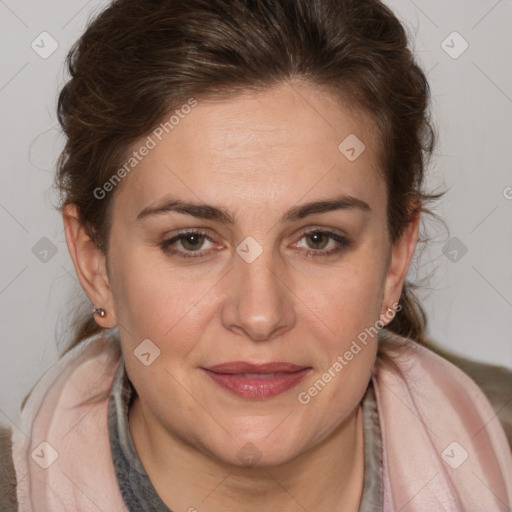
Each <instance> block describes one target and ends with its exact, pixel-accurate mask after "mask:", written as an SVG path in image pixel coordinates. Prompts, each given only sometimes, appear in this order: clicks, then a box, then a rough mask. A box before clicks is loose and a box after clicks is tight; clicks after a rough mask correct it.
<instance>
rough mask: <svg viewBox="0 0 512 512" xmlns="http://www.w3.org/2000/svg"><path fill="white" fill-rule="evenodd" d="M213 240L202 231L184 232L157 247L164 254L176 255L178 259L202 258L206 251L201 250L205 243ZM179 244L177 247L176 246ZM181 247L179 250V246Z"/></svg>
mask: <svg viewBox="0 0 512 512" xmlns="http://www.w3.org/2000/svg"><path fill="white" fill-rule="evenodd" d="M206 241H208V242H210V243H212V242H213V240H212V239H211V238H210V237H209V236H208V235H207V234H206V233H203V232H202V231H184V232H182V233H178V234H177V235H176V236H173V237H172V238H169V239H167V240H163V241H162V242H160V243H159V244H158V245H159V246H160V248H161V249H162V251H164V253H166V254H171V255H176V256H177V257H178V258H183V259H185V258H203V257H206V256H207V255H208V254H207V253H208V251H206V250H202V249H205V248H204V244H205V242H206ZM178 243H179V245H178ZM180 245H181V249H180V248H179V246H180Z"/></svg>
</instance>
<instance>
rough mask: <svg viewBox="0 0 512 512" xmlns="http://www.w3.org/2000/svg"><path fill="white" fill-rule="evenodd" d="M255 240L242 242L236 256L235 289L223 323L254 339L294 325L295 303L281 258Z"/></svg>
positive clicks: (260, 338) (233, 273)
mask: <svg viewBox="0 0 512 512" xmlns="http://www.w3.org/2000/svg"><path fill="white" fill-rule="evenodd" d="M254 242H255V241H254V240H249V241H244V242H242V243H241V244H240V245H239V246H238V248H237V254H236V255H234V263H233V264H234V269H233V272H232V273H231V283H230V287H231V290H232V292H231V293H230V294H229V295H228V297H229V298H228V299H227V303H226V304H224V308H223V322H224V324H225V327H226V328H228V329H231V330H237V331H243V333H244V334H245V335H246V336H247V337H250V338H251V339H254V340H266V339H269V338H272V337H274V336H275V335H276V334H278V333H282V332H283V330H286V329H287V328H289V327H290V326H291V325H292V323H293V304H292V303H291V302H290V294H289V292H288V290H287V287H286V286H285V284H284V283H283V281H285V279H284V277H285V276H281V275H280V273H282V272H283V270H282V268H283V267H282V266H281V265H279V261H278V260H279V258H276V257H275V255H274V253H273V251H272V250H271V249H265V250H263V248H262V247H261V246H259V244H258V245H256V244H255V243H254ZM258 246H259V248H258ZM258 253H259V254H258ZM255 254H258V255H257V256H256V257H254V256H255Z"/></svg>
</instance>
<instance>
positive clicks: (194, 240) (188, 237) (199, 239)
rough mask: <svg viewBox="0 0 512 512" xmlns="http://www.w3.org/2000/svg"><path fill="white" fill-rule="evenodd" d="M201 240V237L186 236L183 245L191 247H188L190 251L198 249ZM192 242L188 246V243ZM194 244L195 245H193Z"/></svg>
mask: <svg viewBox="0 0 512 512" xmlns="http://www.w3.org/2000/svg"><path fill="white" fill-rule="evenodd" d="M201 238H202V235H187V236H186V237H185V238H184V242H185V244H184V245H189V246H191V247H189V248H190V249H198V248H199V247H201V243H199V247H198V242H200V241H201ZM190 240H192V243H191V244H189V241H190ZM194 242H195V243H194Z"/></svg>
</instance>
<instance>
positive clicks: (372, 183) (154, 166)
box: [116, 83, 384, 209]
mask: <svg viewBox="0 0 512 512" xmlns="http://www.w3.org/2000/svg"><path fill="white" fill-rule="evenodd" d="M184 104H185V103H184ZM189 104H190V102H189ZM176 110H178V112H176ZM171 116H173V117H172V119H171ZM378 144H379V139H378V133H377V130H376V125H375V122H374V120H373V119H372V117H371V116H370V115H368V114H367V113H365V112H362V111H360V110H357V109H354V108H352V107H351V105H350V104H347V103H346V102H342V101H341V100H339V99H338V98H336V97H335V96H334V95H333V94H330V93H329V92H327V91H326V90H324V89H320V88H318V87H315V86H310V85H305V84H301V83H295V84H291V83H285V84H282V85H280V86H276V87H274V88H270V89H265V90H262V91H257V92H253V91H250V92H249V91H247V92H245V93H243V94H240V95H237V96H234V97H230V98H224V99H204V100H201V99H200V98H198V99H197V103H196V105H195V106H194V107H192V108H183V109H180V107H179V106H178V107H177V109H175V110H174V111H173V112H171V113H170V114H169V115H167V116H166V117H165V118H164V119H163V120H162V124H161V125H160V126H159V127H156V128H155V130H153V132H152V133H150V134H149V136H148V137H144V138H141V139H140V140H139V141H137V143H136V144H134V145H133V147H132V150H135V151H137V150H138V149H140V148H141V147H143V146H147V147H150V146H151V149H149V150H148V151H145V152H144V153H145V156H143V157H141V158H140V156H139V158H140V160H138V161H137V165H136V166H135V167H134V169H133V170H132V171H131V172H130V173H129V175H128V176H127V177H126V178H124V180H123V182H122V183H121V186H120V187H118V190H117V191H116V196H119V197H118V198H117V197H116V203H118V204H119V207H123V208H124V207H131V208H134V207H136V208H139V207H140V208H143V207H144V206H147V205H148V204H149V203H151V202H152V201H154V200H156V199H157V198H158V197H161V196H162V195H163V194H164V193H166V192H167V193H173V194H174V195H177V194H179V195H181V196H183V197H184V198H187V199H190V200H197V199H201V200H204V201H205V202H209V203H212V202H213V203H215V202H217V203H219V202H222V203H223V204H229V203H230V202H235V200H236V201H237V203H238V204H237V207H239V206H240V204H242V205H243V204H245V205H246V206H247V207H249V206H250V205H251V204H252V202H256V203H257V202H258V201H264V200H266V201H268V200H269V199H272V200H273V201H274V202H276V203H277V204H281V203H282V202H283V201H284V202H286V198H288V201H287V202H296V201H298V200H299V199H300V197H302V196H304V195H305V194H306V193H310V194H315V193H316V195H332V193H333V192H332V189H333V188H336V189H339V190H340V191H342V192H344V193H348V194H352V195H355V196H365V197H366V198H367V199H368V198H370V197H371V196H372V195H373V196H375V194H376V193H377V192H378V191H379V190H380V189H382V187H383V186H384V182H383V178H382V176H381V170H380V166H379V158H378ZM354 157H356V158H354ZM240 201H242V203H240ZM140 208H139V209H140Z"/></svg>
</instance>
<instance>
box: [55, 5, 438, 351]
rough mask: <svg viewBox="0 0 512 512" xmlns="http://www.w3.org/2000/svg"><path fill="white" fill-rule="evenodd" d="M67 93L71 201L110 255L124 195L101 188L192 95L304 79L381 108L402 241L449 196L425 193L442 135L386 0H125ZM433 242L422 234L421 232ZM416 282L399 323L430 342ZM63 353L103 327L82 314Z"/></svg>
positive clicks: (77, 61) (64, 176) (392, 203)
mask: <svg viewBox="0 0 512 512" xmlns="http://www.w3.org/2000/svg"><path fill="white" fill-rule="evenodd" d="M66 64H67V69H68V71H69V74H70V78H69V80H68V81H67V83H65V85H64V87H63V88H62V90H61V91H60V94H59V97H58V105H57V112H58V119H59V123H60V125H61V127H62V130H63V132H64V134H65V136H66V144H65V147H64V149H63V151H62V153H61V154H60V156H59V159H58V162H57V172H56V176H55V186H56V188H57V190H58V192H59V200H60V202H59V205H58V208H59V209H60V210H61V211H62V210H63V208H64V207H65V206H66V205H68V204H75V205H76V206H77V208H78V213H79V219H80V222H81V223H82V225H83V226H84V227H85V229H86V230H87V233H88V235H89V236H90V237H91V239H93V240H94V241H95V243H96V244H97V246H98V248H99V249H100V250H101V251H102V253H103V254H105V255H106V256H107V261H108V241H109V233H110V226H111V215H112V211H111V210H112V197H113V195H114V194H115V193H116V192H115V190H114V191H113V192H111V193H109V194H106V195H105V197H104V198H101V199H99V198H97V197H96V194H95V193H94V191H95V190H97V189H98V188H101V187H102V186H103V185H104V184H105V183H106V182H108V181H109V180H111V179H112V176H114V174H115V173H116V171H118V170H119V169H120V168H121V166H122V165H123V163H125V162H126V158H127V156H128V155H129V154H130V151H133V146H134V144H135V142H136V141H137V140H140V139H141V137H144V136H146V135H147V134H149V133H151V132H152V130H154V129H155V127H156V126H158V125H159V124H160V123H161V122H162V120H163V119H165V118H166V117H167V116H169V114H170V113H171V112H172V111H173V110H174V109H176V108H178V107H180V105H184V104H185V103H186V102H187V100H188V99H190V98H197V99H199V100H201V99H205V98H217V97H218V98H226V97H230V96H233V95H236V94H237V93H242V92H244V91H248V90H255V91H258V90H265V89H266V88H269V87H272V86H275V85H278V84H281V83H283V82H284V81H296V80H299V81H302V82H304V83H306V84H310V85H312V86H317V87H319V88H323V89H326V90H329V91H330V92H332V93H333V94H334V95H337V97H338V98H340V99H341V100H342V101H345V102H347V101H348V102H350V103H349V104H350V105H351V106H354V107H355V108H359V109H361V110H362V111H364V112H368V113H369V114H371V116H372V119H374V120H375V122H376V126H377V128H378V133H379V140H380V144H381V146H380V148H379V150H380V163H381V168H382V171H383V175H384V179H385V180H386V188H387V194H388V212H387V225H388V230H389V237H390V240H391V241H392V242H394V241H396V240H398V239H399V238H400V237H401V235H402V234H403V232H404V230H405V228H406V227H407V225H408V223H409V222H411V220H412V217H413V215H414V214H419V213H429V214H433V213H432V212H431V211H430V210H429V209H428V208H427V207H426V205H427V203H428V202H429V201H431V200H433V199H437V198H439V197H440V196H441V195H442V194H437V195H433V194H430V195H429V194H427V193H425V191H424V190H423V187H424V175H425V169H426V166H427V164H428V162H429V159H430V158H431V156H432V153H433V148H434V146H435V139H436V132H435V130H434V129H433V125H432V122H431V120H430V112H429V110H430V109H429V107H430V89H429V85H428V82H427V80H426V77H425V75H424V73H423V72H422V70H421V68H420V67H419V66H418V64H417V63H416V61H415V58H414V56H413V53H412V51H411V50H410V49H409V48H408V38H407V35H406V31H405V29H404V27H403V26H402V24H401V23H400V22H399V20H398V19H397V18H396V17H395V15H394V14H393V13H392V11H391V10H390V9H389V8H388V7H386V6H385V5H384V4H382V3H381V2H380V1H378V0H167V1H163V0H158V1H156V0H114V1H113V2H111V3H110V4H109V5H108V6H107V8H106V9H104V10H103V11H102V12H101V13H99V14H98V15H97V16H96V17H95V18H94V19H92V20H91V21H90V22H89V23H88V26H87V28H86V30H85V32H84V33H83V35H82V36H81V37H80V38H79V39H78V41H77V42H76V43H75V44H74V45H73V47H72V48H71V50H70V52H69V54H68V56H67V59H66ZM420 241H423V240H422V239H421V235H420ZM413 288H414V285H413V284H411V283H410V282H408V281H406V282H405V283H404V287H403V291H402V295H401V298H400V305H401V309H400V310H399V311H398V312H397V313H396V315H395V316H394V318H393V320H392V321H391V323H390V324H388V325H387V329H389V330H390V331H392V332H395V333H397V334H399V335H402V336H404V337H407V338H411V339H413V340H415V341H417V342H419V343H423V344H426V345H428V344H429V340H428V338H427V337H426V334H425V330H426V325H427V318H426V315H425V312H424V310H423V308H422V306H421V303H420V301H419V300H418V298H417V297H416V295H415V293H414V291H413ZM73 329H74V334H73V337H72V340H71V342H70V344H69V346H68V347H67V348H66V349H65V350H64V352H63V353H62V354H61V355H63V354H64V353H65V352H67V351H68V350H69V349H70V348H72V347H74V346H75V345H77V344H79V343H80V342H81V341H82V340H84V339H85V338H87V337H89V336H91V335H93V334H96V333H99V332H101V331H102V330H103V328H102V327H100V326H99V325H98V324H97V323H96V321H95V320H94V318H93V317H92V315H91V314H90V313H88V314H87V315H86V316H81V315H78V316H77V317H76V318H75V320H74V322H73Z"/></svg>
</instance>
